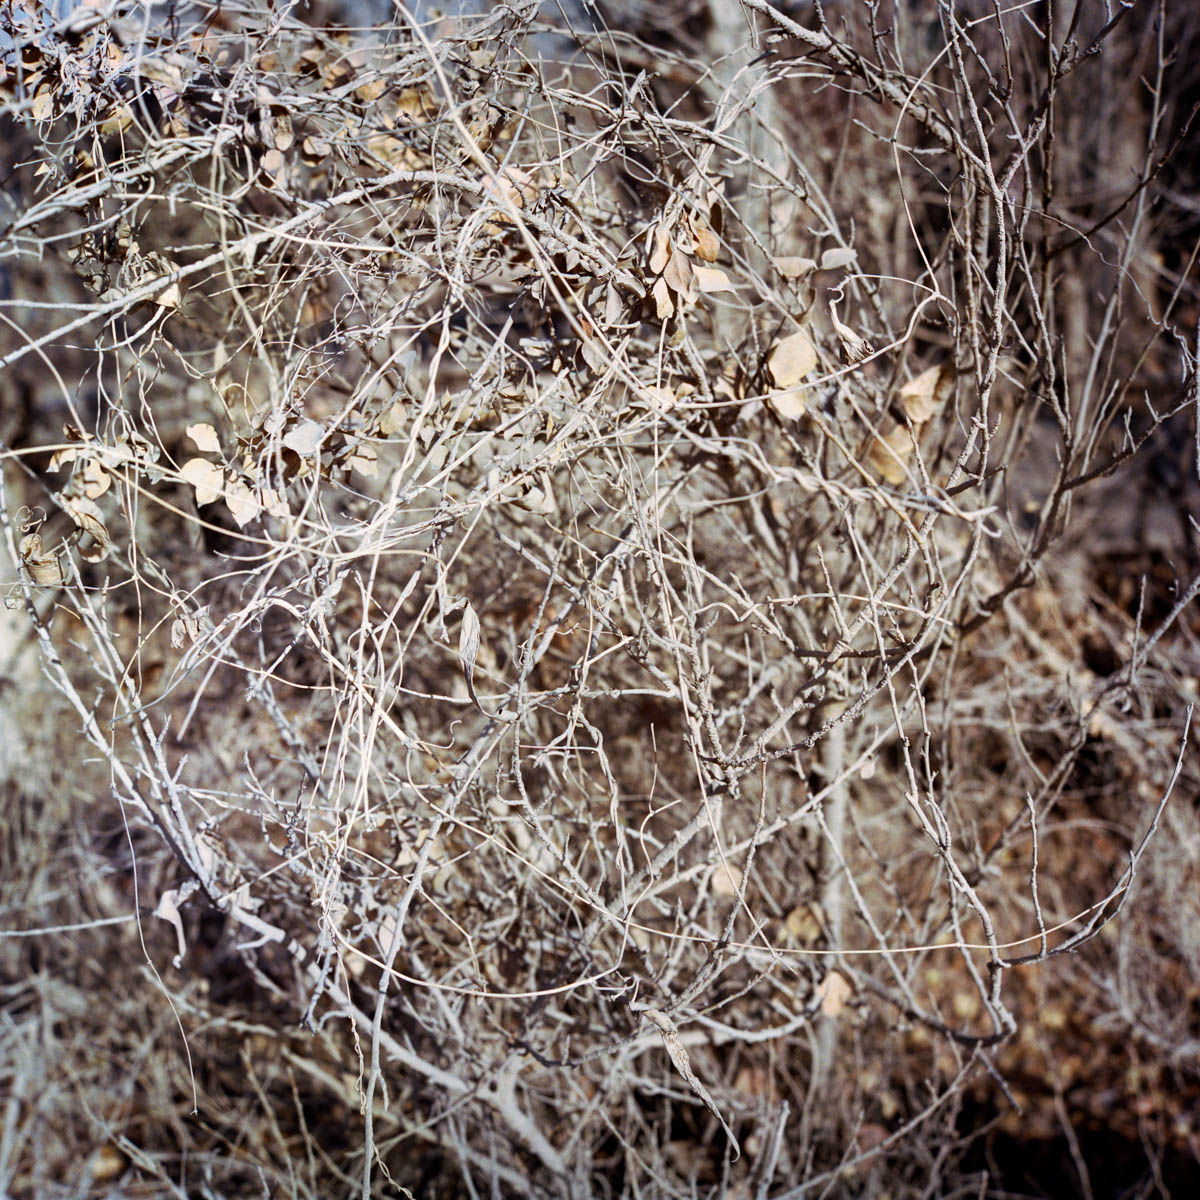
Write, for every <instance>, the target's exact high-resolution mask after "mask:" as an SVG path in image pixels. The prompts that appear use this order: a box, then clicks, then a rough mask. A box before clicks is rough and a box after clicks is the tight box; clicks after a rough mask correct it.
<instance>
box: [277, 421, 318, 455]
mask: <svg viewBox="0 0 1200 1200" xmlns="http://www.w3.org/2000/svg"><path fill="white" fill-rule="evenodd" d="M324 434H325V430H324V429H323V428H322V427H321V423H320V422H319V421H313V420H309V419H308V418H305V419H304V420H303V421H298V422H297V423H296V424H295V425H293V426H292V428H291V429H289V430H288V431H287V433H286V434H284V437H283V444H284V445H285V446H286V447H287V448H288V449H289V450H292V451H294V452H295V453H296V454H298V455H300V457H301V458H311V457H312V456H313V455H314V454H316V452H317V451H318V450H319V449H320V447H321V438H322V437H323V436H324Z"/></svg>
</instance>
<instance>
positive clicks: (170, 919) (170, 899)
mask: <svg viewBox="0 0 1200 1200" xmlns="http://www.w3.org/2000/svg"><path fill="white" fill-rule="evenodd" d="M182 901H183V896H182V895H181V889H176V888H172V889H171V890H170V891H167V892H163V894H162V895H161V896H160V897H159V898H158V907H157V908H156V909H155V910H154V915H155V916H156V917H161V918H162V919H163V920H164V921H166V922H167V924H168V925H171V926H172V927H173V928H174V930H175V942H176V945H177V946H178V948H179V949H178V953H177V954H176V955H175V958H174V959H173V962H174V964H175V966H176V967H180V966H182V965H183V956H184V955H185V954H186V953H187V938H186V937H184V935H183V918H182V916H180V913H179V905H180V904H181V903H182Z"/></svg>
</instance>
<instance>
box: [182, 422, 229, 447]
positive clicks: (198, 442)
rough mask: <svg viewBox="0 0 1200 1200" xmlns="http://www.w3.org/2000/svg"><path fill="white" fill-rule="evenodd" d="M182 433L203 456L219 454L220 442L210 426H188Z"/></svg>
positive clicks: (201, 424)
mask: <svg viewBox="0 0 1200 1200" xmlns="http://www.w3.org/2000/svg"><path fill="white" fill-rule="evenodd" d="M184 432H185V433H186V434H187V435H188V437H189V438H191V439H192V442H193V443H194V444H195V447H196V449H197V450H201V451H203V452H204V453H205V454H220V452H221V442H220V440H219V439H218V438H217V431H216V430H215V429H214V428H213V427H212V426H211V425H209V424H207V423H205V422H201V423H199V424H196V425H189V426H188V427H187V429H185V430H184Z"/></svg>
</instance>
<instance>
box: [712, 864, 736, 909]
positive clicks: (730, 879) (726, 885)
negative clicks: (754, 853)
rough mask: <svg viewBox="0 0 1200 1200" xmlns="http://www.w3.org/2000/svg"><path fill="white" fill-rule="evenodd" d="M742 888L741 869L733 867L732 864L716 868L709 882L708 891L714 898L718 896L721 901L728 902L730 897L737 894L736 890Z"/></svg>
mask: <svg viewBox="0 0 1200 1200" xmlns="http://www.w3.org/2000/svg"><path fill="white" fill-rule="evenodd" d="M741 886H742V872H741V868H739V867H735V866H734V865H733V864H732V863H728V864H726V865H723V866H720V867H718V868H717V869H716V870H715V871H714V872H713V875H712V879H711V880H710V881H709V884H708V890H709V891H710V892H712V894H713V895H714V896H719V897H720V898H721V899H724V900H728V899H729V898H730V897H732V896H736V895H737V894H738V889H739V888H740V887H741Z"/></svg>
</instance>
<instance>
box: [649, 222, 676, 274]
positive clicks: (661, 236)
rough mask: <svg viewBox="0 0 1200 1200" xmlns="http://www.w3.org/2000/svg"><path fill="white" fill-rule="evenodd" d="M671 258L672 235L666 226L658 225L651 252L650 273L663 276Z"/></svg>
mask: <svg viewBox="0 0 1200 1200" xmlns="http://www.w3.org/2000/svg"><path fill="white" fill-rule="evenodd" d="M670 257H671V233H670V230H668V229H667V227H666V226H665V225H656V226H655V228H654V244H653V249H652V250H651V251H650V262H649V264H648V265H649V267H650V271H651V273H652V274H654V275H661V274H662V273H663V271H664V270H665V268H666V265H667V262H668V260H669V259H670Z"/></svg>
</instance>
